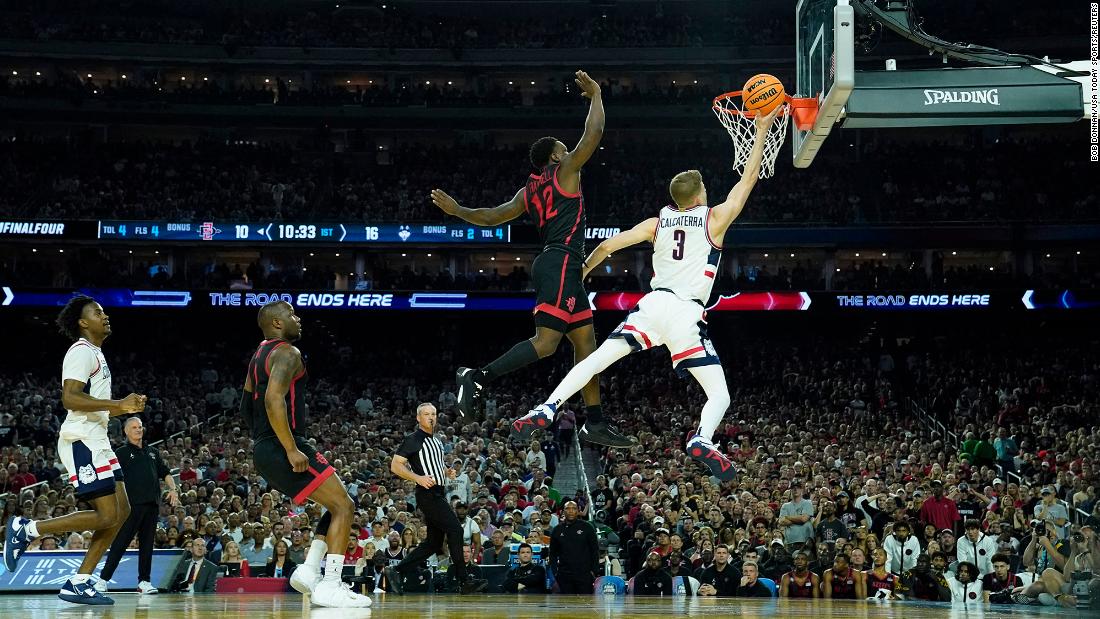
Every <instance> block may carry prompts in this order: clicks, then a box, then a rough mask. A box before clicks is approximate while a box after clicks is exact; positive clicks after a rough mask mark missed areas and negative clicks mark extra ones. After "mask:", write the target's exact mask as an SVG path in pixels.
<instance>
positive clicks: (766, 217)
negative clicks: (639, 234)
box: [0, 130, 1100, 226]
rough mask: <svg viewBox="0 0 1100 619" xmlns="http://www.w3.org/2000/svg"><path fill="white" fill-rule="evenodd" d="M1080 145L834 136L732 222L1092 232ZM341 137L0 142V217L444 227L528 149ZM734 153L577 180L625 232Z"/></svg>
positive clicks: (593, 173) (710, 142) (682, 152)
mask: <svg viewBox="0 0 1100 619" xmlns="http://www.w3.org/2000/svg"><path fill="white" fill-rule="evenodd" d="M1083 136H1084V133H1080V135H1078V132H1075V131H1065V132H1054V133H1051V134H1050V135H1045V136H1043V135H1036V134H1030V133H1027V132H1025V131H1021V132H1009V133H1006V134H1004V135H1003V136H1002V137H999V138H995V139H989V138H987V137H984V136H983V135H982V134H981V133H979V132H966V131H962V132H959V133H958V134H957V135H956V136H955V137H953V138H951V139H950V140H944V139H943V138H940V137H936V138H928V139H925V140H922V139H920V136H914V135H913V134H911V133H904V132H900V133H898V132H887V131H882V132H867V133H866V134H861V136H860V141H859V142H858V143H852V144H846V143H844V142H845V141H846V139H847V138H846V136H844V135H839V136H834V137H835V139H830V141H829V142H826V146H825V148H824V149H823V151H822V153H821V155H819V156H818V159H817V161H815V163H814V166H813V167H812V168H810V169H808V170H797V169H794V168H792V167H791V166H789V165H788V164H785V163H783V162H780V163H779V165H777V173H776V176H775V177H773V178H772V179H769V180H767V181H764V182H762V183H761V184H760V186H758V187H757V188H756V190H755V192H754V193H753V196H752V197H751V199H750V201H749V203H748V205H747V207H746V209H745V211H744V214H743V215H742V216H741V218H740V219H739V220H738V223H739V224H740V223H748V224H752V223H774V224H783V225H795V224H797V225H806V224H813V225H823V226H834V225H860V224H875V223H882V222H901V223H917V222H928V221H936V222H939V221H976V220H980V221H984V222H996V223H1002V224H1003V223H1006V222H1012V221H1043V222H1053V221H1095V220H1096V217H1097V213H1098V212H1100V210H1098V209H1097V195H1096V192H1095V187H1093V186H1092V184H1090V183H1088V181H1087V179H1088V178H1089V176H1088V174H1087V172H1086V170H1085V169H1084V167H1083V166H1085V165H1086V164H1085V163H1084V162H1083V161H1082V160H1080V158H1073V157H1067V156H1066V152H1067V143H1068V144H1076V143H1077V142H1079V141H1080V139H1083ZM348 140H349V143H348V145H347V146H348V147H350V148H348V149H347V151H348V152H341V153H334V152H332V151H333V147H332V144H331V143H330V142H329V141H328V139H327V138H322V137H319V136H313V137H311V138H310V139H304V138H303V139H301V140H300V141H299V142H296V143H282V142H270V143H260V144H255V143H251V144H238V143H233V141H232V140H220V141H219V140H214V139H209V138H208V139H203V140H199V141H194V142H189V141H184V142H174V143H164V142H157V141H152V140H149V141H140V142H107V143H97V144H91V143H88V140H86V139H81V138H74V139H72V140H70V141H63V140H57V139H46V138H43V137H38V136H34V135H26V134H18V135H15V136H14V137H11V138H9V139H6V140H3V141H0V173H2V174H3V176H4V178H6V179H10V182H9V183H7V184H5V186H4V188H3V190H2V191H0V215H3V216H5V217H34V218H36V219H50V218H57V219H64V218H68V219H82V218H83V219H87V218H97V217H100V218H114V219H159V220H169V221H173V220H174V221H196V220H200V219H213V220H217V221H226V220H238V221H248V220H251V221H264V220H267V221H307V220H308V221H325V220H327V221H344V222H356V221H362V222H372V223H379V222H410V221H426V222H431V221H443V220H444V219H445V216H444V214H443V213H442V212H440V211H439V210H438V209H437V208H435V207H434V206H433V205H432V203H431V201H430V200H429V199H428V198H427V195H428V191H429V190H430V189H432V188H436V187H439V188H444V189H446V190H447V191H448V192H449V193H451V195H453V196H455V198H456V199H458V200H459V202H460V203H462V204H464V205H469V206H495V205H497V204H500V203H501V202H503V201H504V200H506V199H507V198H508V197H509V196H511V195H513V194H514V193H515V191H516V189H517V188H518V187H519V186H520V185H521V184H522V183H523V181H524V179H525V178H526V176H527V175H528V174H529V172H530V165H529V164H528V156H527V155H528V152H527V151H528V145H527V144H499V143H495V142H494V141H493V140H492V139H491V137H485V138H472V137H464V138H461V139H457V138H456V139H454V140H453V141H448V142H442V143H440V142H431V143H428V142H421V141H412V140H397V141H396V142H384V141H380V142H375V141H373V139H368V135H367V134H366V133H364V132H361V131H355V132H352V133H351V134H350V135H349V138H348ZM471 140H472V141H471ZM730 151H731V148H730V144H729V142H728V138H727V137H726V136H725V135H723V134H722V133H721V132H720V131H717V130H716V131H714V132H710V133H708V134H706V135H697V134H695V135H677V136H667V137H662V138H658V137H657V136H655V135H651V134H640V135H631V134H622V135H619V134H616V135H610V136H608V137H606V138H605V139H604V146H603V147H602V150H601V151H599V152H598V153H597V155H596V156H595V157H594V158H593V160H592V161H591V162H589V164H588V165H587V166H586V168H585V172H584V192H585V203H586V205H587V207H588V209H587V217H588V221H589V222H590V223H614V224H617V225H629V224H631V223H634V222H636V221H640V220H641V219H644V218H646V217H649V216H651V214H652V213H653V212H654V210H655V209H656V208H659V207H660V206H661V205H664V204H667V203H668V201H669V198H668V179H669V178H671V177H672V175H674V174H676V173H678V172H680V171H682V170H684V169H688V168H693V167H697V168H700V169H701V170H702V172H703V175H704V179H705V181H706V183H707V186H708V189H709V191H710V192H711V193H712V194H714V196H722V195H724V194H725V192H726V191H728V189H726V188H728V187H731V186H732V185H733V184H734V182H735V181H736V180H737V179H736V177H735V175H734V174H733V173H732V172H731V171H730V169H729V167H728V166H727V165H726V164H723V163H721V161H722V160H723V159H724V158H725V157H727V156H728V154H729V153H730ZM700 153H704V154H707V153H709V154H710V156H701V155H700ZM785 156H789V155H784V154H783V153H780V154H779V157H780V158H785ZM639 161H644V162H645V165H644V166H641V165H637V162H639ZM884 161H885V162H897V165H883V162H884ZM1036 161H1045V162H1046V163H1045V165H1043V166H1037V165H1035V162H1036ZM1054 172H1057V174H1055V173H1054ZM713 199H715V198H714V197H713V196H712V201H713ZM515 223H526V221H525V220H523V219H521V220H517V221H516V222H515Z"/></svg>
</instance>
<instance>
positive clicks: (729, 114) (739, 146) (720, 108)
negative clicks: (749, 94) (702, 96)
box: [712, 96, 791, 178]
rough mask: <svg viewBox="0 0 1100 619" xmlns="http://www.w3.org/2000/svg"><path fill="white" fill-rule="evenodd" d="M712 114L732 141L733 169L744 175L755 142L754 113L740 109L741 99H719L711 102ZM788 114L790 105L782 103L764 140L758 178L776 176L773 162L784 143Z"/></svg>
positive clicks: (738, 97)
mask: <svg viewBox="0 0 1100 619" xmlns="http://www.w3.org/2000/svg"><path fill="white" fill-rule="evenodd" d="M712 109H714V114H715V115H716V116H718V120H719V121H721V123H722V126H723V127H725V128H726V131H728V132H729V134H730V138H732V139H733V156H734V160H733V169H734V170H737V173H738V174H741V175H744V174H745V164H746V163H748V161H749V155H751V154H752V143H753V141H754V140H755V139H756V113H755V112H751V111H750V112H743V111H742V110H741V97H740V96H728V97H721V98H719V99H718V100H716V101H715V102H714V107H713V108H712ZM790 114H791V105H790V103H784V104H783V111H781V112H780V113H779V114H778V115H776V117H775V122H774V123H773V124H772V126H771V127H770V128H769V129H768V135H767V138H766V139H765V141H764V159H763V160H762V161H761V162H760V178H770V177H771V176H772V175H773V174H775V159H776V157H777V156H778V155H779V149H780V147H782V146H783V140H784V138H786V137H787V118H788V117H789V116H790Z"/></svg>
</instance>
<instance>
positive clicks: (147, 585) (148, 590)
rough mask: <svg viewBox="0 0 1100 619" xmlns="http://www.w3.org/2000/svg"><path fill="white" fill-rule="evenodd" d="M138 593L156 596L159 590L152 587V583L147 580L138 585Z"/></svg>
mask: <svg viewBox="0 0 1100 619" xmlns="http://www.w3.org/2000/svg"><path fill="white" fill-rule="evenodd" d="M138 593H144V594H145V595H156V594H158V593H160V590H159V589H157V588H156V587H154V586H153V583H151V582H149V581H148V580H143V581H141V582H139V583H138Z"/></svg>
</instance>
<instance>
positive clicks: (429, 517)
mask: <svg viewBox="0 0 1100 619" xmlns="http://www.w3.org/2000/svg"><path fill="white" fill-rule="evenodd" d="M416 424H417V428H416V431H415V432H413V433H412V434H410V435H408V436H406V437H405V440H404V441H402V443H401V446H400V447H398V448H397V453H395V454H394V455H393V459H392V460H390V471H391V472H392V473H393V474H394V475H397V476H398V477H400V478H402V479H407V480H409V481H412V482H415V483H416V506H417V508H419V509H420V511H422V512H423V513H424V522H425V523H427V525H428V537H427V539H425V540H424V541H423V542H420V545H419V546H417V547H416V548H414V549H413V550H412V551H411V552H409V554H407V555H405V558H404V559H403V560H402V561H401V563H398V564H397V565H396V566H394V567H387V568H386V570H385V574H386V580H387V581H388V582H389V583H390V586H391V587H393V590H394V592H395V593H397V594H398V595H400V594H402V593H404V580H403V578H404V576H405V575H406V574H407V573H408V572H409V571H412V570H415V569H416V568H417V566H419V565H420V563H421V562H423V561H425V560H426V559H427V558H428V557H430V556H432V555H433V554H435V553H436V552H438V551H439V550H440V549H441V548H442V547H443V539H444V538H446V539H447V546H448V548H449V549H450V552H451V567H450V568H449V569H450V570H451V571H452V572H453V574H449V576H452V577H453V578H454V580H455V581H456V582H457V583H458V586H459V591H461V592H462V593H475V592H477V591H483V590H484V589H485V587H486V586H487V583H486V582H485V581H484V580H481V579H473V578H470V577H469V575H468V574H467V573H466V561H465V559H464V557H463V556H462V537H463V536H462V525H461V524H460V523H459V522H458V516H457V515H456V514H455V512H454V510H453V509H451V504H450V503H448V502H447V499H446V497H444V495H443V483H444V482H445V481H446V480H447V479H448V478H450V479H454V477H455V475H456V473H455V470H454V469H451V468H448V467H447V466H446V465H445V464H444V463H443V443H440V442H439V439H437V438H436V437H435V424H436V410H435V406H432V405H431V404H430V403H428V402H425V403H423V404H421V405H419V406H417V407H416Z"/></svg>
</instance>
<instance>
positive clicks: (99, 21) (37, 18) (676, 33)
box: [0, 2, 793, 52]
mask: <svg viewBox="0 0 1100 619" xmlns="http://www.w3.org/2000/svg"><path fill="white" fill-rule="evenodd" d="M4 4H5V5H9V6H6V7H3V8H5V9H7V10H6V11H4V15H5V17H6V19H5V20H4V21H5V27H4V28H3V29H2V30H0V36H3V37H6V38H33V39H38V40H76V41H132V42H143V43H180V44H195V43H206V44H218V45H222V46H225V47H227V48H231V49H232V48H238V47H261V46H262V47H363V48H383V49H392V48H420V49H446V50H455V51H456V52H459V51H460V50H462V49H479V48H481V49H485V48H487V49H493V48H496V49H515V48H535V49H539V48H548V49H549V48H578V47H582V48H583V47H703V46H715V45H732V44H745V43H753V44H758V45H764V44H780V43H783V42H785V41H784V40H785V39H786V38H788V34H789V32H791V31H792V29H793V14H792V13H790V12H787V11H775V10H771V11H766V12H765V14H764V15H759V16H757V19H754V20H750V19H748V18H747V16H746V15H744V14H743V13H742V14H738V12H735V11H729V10H724V11H719V12H718V14H717V16H714V15H707V14H706V13H700V12H692V11H689V10H684V9H683V7H681V6H676V5H670V6H668V7H665V6H662V5H661V4H660V3H658V4H656V5H650V6H647V7H642V9H641V10H630V11H607V10H604V11H603V12H594V13H588V12H579V13H577V12H574V14H572V15H570V14H565V15H559V16H558V19H545V18H543V17H540V16H537V15H534V14H532V13H531V12H530V11H527V12H523V13H516V12H513V11H489V10H487V11H484V12H483V13H482V14H481V15H477V14H476V13H475V14H465V15H432V14H427V13H423V12H418V11H415V10H408V9H407V8H406V7H399V6H396V5H392V4H391V5H390V6H388V7H376V8H375V10H370V11H351V10H344V11H340V10H338V6H336V8H333V7H334V6H335V5H332V6H326V7H325V9H319V8H318V7H310V8H301V7H299V8H297V9H296V10H295V9H294V8H291V9H289V10H279V9H278V8H275V7H268V8H265V10H247V9H246V10H238V9H234V8H227V7H225V6H224V5H222V4H221V3H215V2H189V3H181V4H182V6H181V5H180V4H177V3H163V2H157V3H153V4H152V5H150V6H146V7H142V9H141V10H129V11H126V12H122V11H119V10H118V8H117V5H114V4H112V3H98V4H99V6H98V7H96V8H98V10H94V9H91V8H90V7H89V8H88V10H85V11H80V12H77V11H73V10H71V8H69V7H68V5H65V4H63V3H56V2H55V3H45V4H46V6H41V7H35V10H33V11H31V10H27V8H26V5H24V4H21V3H18V2H5V3H4ZM757 5H758V6H759V7H766V6H767V5H766V4H765V3H762V2H759V3H757ZM154 7H159V9H158V8H154ZM132 8H133V7H131V9H132ZM566 10H568V9H566ZM693 13H694V14H693Z"/></svg>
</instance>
